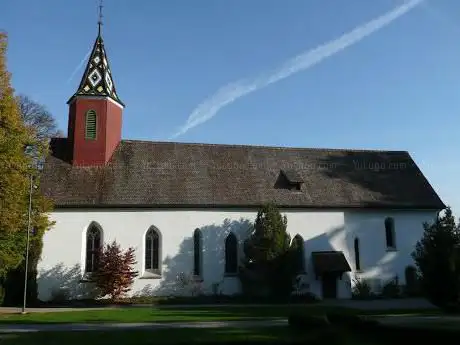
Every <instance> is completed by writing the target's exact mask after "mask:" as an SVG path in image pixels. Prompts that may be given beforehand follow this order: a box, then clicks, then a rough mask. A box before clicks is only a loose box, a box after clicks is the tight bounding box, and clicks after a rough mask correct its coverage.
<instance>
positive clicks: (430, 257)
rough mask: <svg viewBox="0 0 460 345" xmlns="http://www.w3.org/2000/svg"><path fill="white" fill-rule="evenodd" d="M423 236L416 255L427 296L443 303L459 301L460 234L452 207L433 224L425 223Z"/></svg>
mask: <svg viewBox="0 0 460 345" xmlns="http://www.w3.org/2000/svg"><path fill="white" fill-rule="evenodd" d="M424 229H425V231H424V234H423V237H422V238H421V240H420V241H419V242H417V245H416V247H415V251H414V252H413V253H412V257H413V258H414V260H415V263H416V266H417V268H418V274H419V276H420V279H421V285H422V289H423V292H424V293H425V295H426V297H427V298H428V299H429V300H430V301H431V302H432V303H434V304H435V305H437V306H439V307H447V306H449V305H453V304H457V303H458V302H459V297H460V284H459V283H460V281H459V278H460V256H459V249H460V248H459V246H460V234H459V228H458V226H457V225H456V223H455V218H454V216H453V215H452V211H451V209H450V208H447V209H446V210H445V212H444V214H443V215H441V216H440V217H438V218H437V219H436V221H435V222H434V223H432V224H424Z"/></svg>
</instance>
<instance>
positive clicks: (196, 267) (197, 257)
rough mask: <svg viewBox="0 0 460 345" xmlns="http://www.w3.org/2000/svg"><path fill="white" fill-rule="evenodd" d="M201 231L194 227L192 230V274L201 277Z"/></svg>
mask: <svg viewBox="0 0 460 345" xmlns="http://www.w3.org/2000/svg"><path fill="white" fill-rule="evenodd" d="M201 241H202V239H201V231H200V229H195V231H194V232H193V274H194V275H195V276H197V277H201V274H202V273H203V272H202V269H201V268H202V267H201V264H202V258H201V255H202V250H203V248H202V243H201Z"/></svg>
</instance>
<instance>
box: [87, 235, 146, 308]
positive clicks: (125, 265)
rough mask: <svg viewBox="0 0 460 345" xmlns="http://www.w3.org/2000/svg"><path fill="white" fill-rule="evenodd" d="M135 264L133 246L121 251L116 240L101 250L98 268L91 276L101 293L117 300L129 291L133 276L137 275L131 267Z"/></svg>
mask: <svg viewBox="0 0 460 345" xmlns="http://www.w3.org/2000/svg"><path fill="white" fill-rule="evenodd" d="M135 264H136V259H135V256H134V248H132V247H130V248H128V249H127V250H126V251H125V252H123V251H122V250H121V248H120V245H119V244H117V243H116V241H113V242H112V243H111V244H108V245H107V246H106V247H105V248H104V249H103V250H102V251H101V253H100V257H99V264H98V268H97V270H96V272H94V273H93V276H92V279H93V281H94V282H95V284H96V286H97V287H98V288H99V290H100V291H101V295H102V296H106V295H109V296H110V298H111V299H112V300H117V299H119V298H120V297H123V296H124V295H125V294H126V293H127V292H129V290H130V289H131V285H132V284H133V282H134V278H135V277H137V276H138V272H137V271H134V269H133V266H134V265H135Z"/></svg>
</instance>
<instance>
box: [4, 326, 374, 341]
mask: <svg viewBox="0 0 460 345" xmlns="http://www.w3.org/2000/svg"><path fill="white" fill-rule="evenodd" d="M324 337H325V336H324V335H319V334H318V333H315V332H310V333H307V334H306V333H298V332H294V331H293V330H292V329H289V328H288V327H272V328H252V329H236V328H228V329H175V330H171V329H161V330H155V331H128V332H127V331H111V332H96V331H93V332H40V333H28V334H24V333H22V334H4V335H2V334H0V344H2V345H13V344H14V345H33V344H46V345H62V344H65V345H81V344H85V345H93V344H94V345H117V344H123V345H126V344H136V345H145V344H156V345H163V344H164V345H169V344H203V343H204V344H222V343H226V344H231V343H239V344H242V343H243V344H273V345H275V344H276V345H278V344H310V345H316V344H322V345H325V344H331V342H330V341H327V340H328V338H327V337H328V336H327V335H326V338H324ZM334 344H336V343H334ZM339 344H340V345H380V344H377V343H369V342H363V341H362V340H360V339H357V338H356V337H353V336H352V335H350V334H346V335H341V336H340V340H339Z"/></svg>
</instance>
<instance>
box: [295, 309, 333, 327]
mask: <svg viewBox="0 0 460 345" xmlns="http://www.w3.org/2000/svg"><path fill="white" fill-rule="evenodd" d="M288 322H289V326H290V327H292V328H294V329H297V330H302V331H308V330H318V329H325V328H329V326H330V322H329V320H328V319H327V317H326V315H314V316H313V315H305V314H302V313H292V314H291V315H289V318H288Z"/></svg>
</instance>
